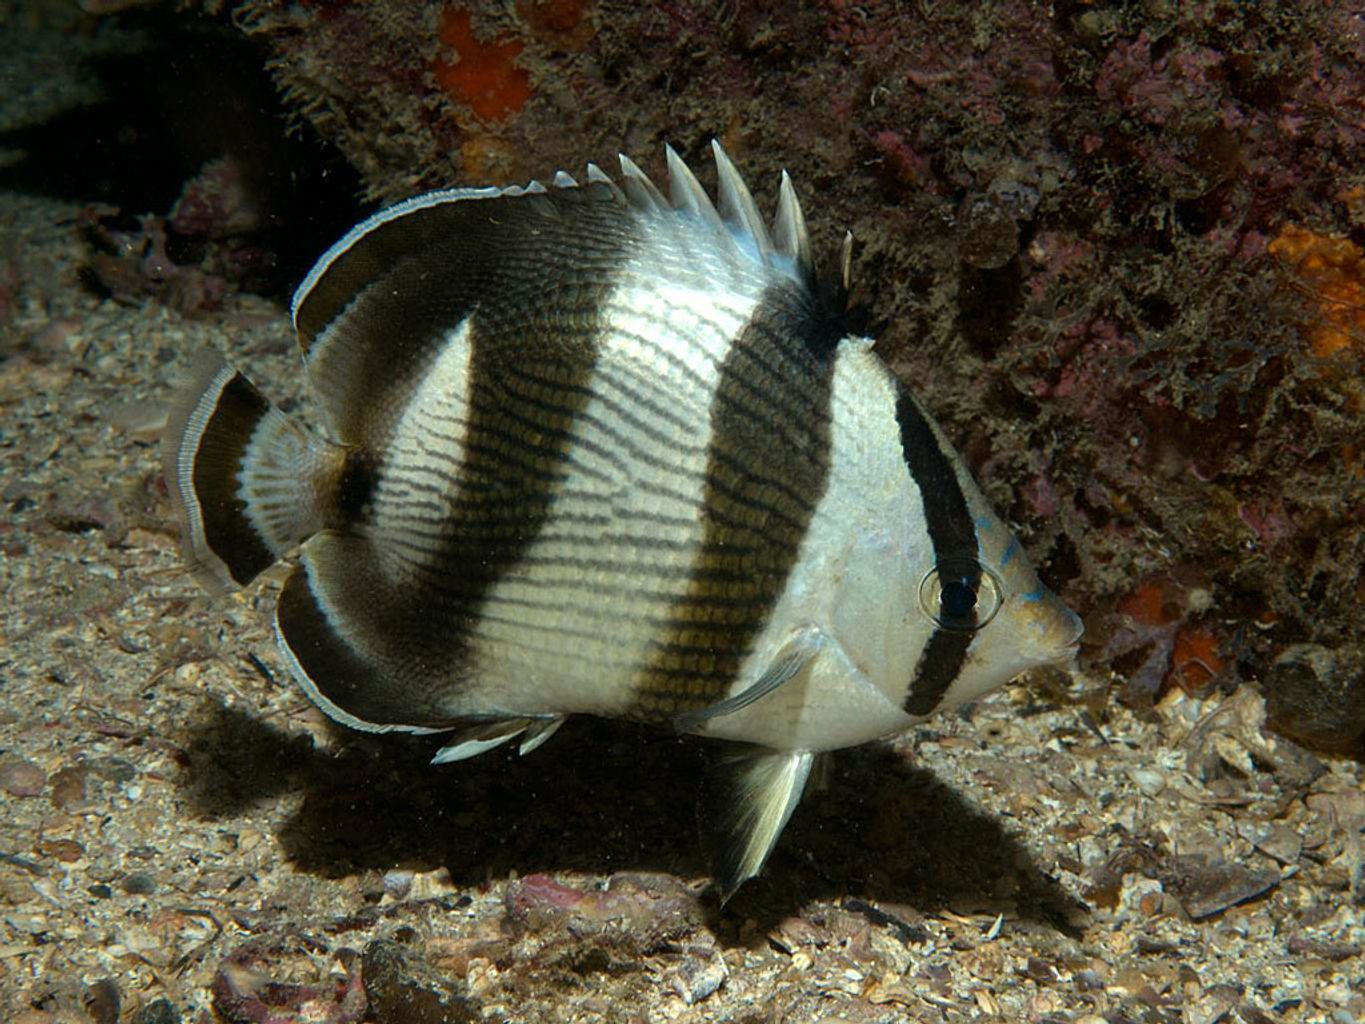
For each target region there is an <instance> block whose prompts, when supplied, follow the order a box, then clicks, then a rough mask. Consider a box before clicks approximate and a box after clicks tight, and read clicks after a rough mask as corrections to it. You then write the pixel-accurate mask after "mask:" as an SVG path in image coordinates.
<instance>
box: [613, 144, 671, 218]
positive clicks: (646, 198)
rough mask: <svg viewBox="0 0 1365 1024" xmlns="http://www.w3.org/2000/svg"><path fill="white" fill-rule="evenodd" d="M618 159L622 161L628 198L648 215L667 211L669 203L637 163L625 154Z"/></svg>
mask: <svg viewBox="0 0 1365 1024" xmlns="http://www.w3.org/2000/svg"><path fill="white" fill-rule="evenodd" d="M617 158H618V159H619V160H620V161H621V178H622V180H623V181H624V182H625V185H624V188H625V193H626V198H627V199H629V200H630V201H631V202H632V203H633V204H634V205H635V206H638V207H639V208H640V209H642V210H645V211H646V212H648V213H661V212H663V211H664V210H667V209H668V202H667V201H666V200H665V199H664V197H663V195H662V194H661V193H660V192H659V190H658V189H657V188H655V187H654V182H652V181H650V180H649V177H648V175H646V174H645V172H644V171H642V170H640V168H639V166H637V165H636V163H635V161H634V160H632V159H631V158H630V157H628V156H626V154H624V153H621V154H618V157H617Z"/></svg>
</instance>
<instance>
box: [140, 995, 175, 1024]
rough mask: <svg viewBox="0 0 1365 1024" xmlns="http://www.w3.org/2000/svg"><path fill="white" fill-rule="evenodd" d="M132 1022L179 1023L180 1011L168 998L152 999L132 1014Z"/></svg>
mask: <svg viewBox="0 0 1365 1024" xmlns="http://www.w3.org/2000/svg"><path fill="white" fill-rule="evenodd" d="M132 1024H180V1012H179V1011H178V1010H177V1009H176V1008H175V1004H174V1003H172V1002H171V1001H170V1000H169V999H164V998H163V999H153V1000H152V1001H151V1002H150V1003H148V1004H147V1005H146V1006H144V1007H143V1008H142V1009H140V1010H138V1012H137V1013H136V1014H134V1015H133V1020H132Z"/></svg>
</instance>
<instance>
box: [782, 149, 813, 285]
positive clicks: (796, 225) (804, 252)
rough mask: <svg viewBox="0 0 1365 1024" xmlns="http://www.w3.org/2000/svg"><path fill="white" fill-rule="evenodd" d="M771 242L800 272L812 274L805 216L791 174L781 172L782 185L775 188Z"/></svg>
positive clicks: (807, 274)
mask: <svg viewBox="0 0 1365 1024" xmlns="http://www.w3.org/2000/svg"><path fill="white" fill-rule="evenodd" d="M773 242H774V244H775V245H776V247H777V251H778V252H779V253H780V254H781V255H783V256H785V257H787V258H788V259H789V260H791V261H792V262H793V263H795V264H796V266H797V268H798V269H799V270H800V271H801V273H802V274H804V275H806V276H807V277H809V276H812V275H814V273H815V263H814V261H813V260H812V259H811V254H810V235H808V234H807V233H806V217H805V214H803V213H802V212H801V204H800V203H799V202H798V201H797V198H796V188H795V186H793V185H792V179H791V176H790V175H789V174H788V173H787V172H786V171H785V170H784V171H783V172H782V185H781V187H780V188H779V189H778V190H777V216H776V217H774V218H773Z"/></svg>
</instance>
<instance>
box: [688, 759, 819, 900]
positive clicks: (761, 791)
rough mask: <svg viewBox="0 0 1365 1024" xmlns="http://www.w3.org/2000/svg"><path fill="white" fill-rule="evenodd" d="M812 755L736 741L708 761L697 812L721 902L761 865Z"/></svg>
mask: <svg viewBox="0 0 1365 1024" xmlns="http://www.w3.org/2000/svg"><path fill="white" fill-rule="evenodd" d="M814 757H815V755H814V754H812V753H811V752H810V751H808V750H794V751H786V750H772V749H769V748H768V747H753V746H743V745H735V746H733V747H732V748H730V749H728V750H726V751H725V752H724V753H723V754H721V756H719V757H718V758H717V759H716V761H715V762H714V763H713V765H712V766H711V769H710V771H709V772H708V773H707V778H706V783H705V785H704V786H703V789H702V799H701V806H700V808H699V812H698V817H699V819H700V823H701V828H702V842H703V844H704V845H705V846H706V849H707V853H708V854H709V855H710V859H711V869H712V872H713V873H714V875H715V878H716V885H717V886H718V887H719V888H720V899H721V903H725V902H726V901H727V900H729V898H730V897H731V896H733V895H734V894H735V890H737V889H738V888H739V887H740V886H741V885H742V884H743V883H744V882H745V881H746V880H748V879H750V878H753V877H754V875H756V874H758V873H759V871H760V870H762V868H763V863H764V861H766V860H767V859H768V855H769V854H770V853H772V850H773V847H774V846H775V845H776V843H777V840H778V837H779V836H780V835H781V834H782V829H783V828H784V827H785V826H786V824H787V819H789V818H790V817H791V816H792V811H794V810H796V805H797V804H798V803H799V802H800V801H801V793H802V791H803V790H804V789H805V787H806V778H807V776H809V775H810V769H811V763H812V761H813V760H814Z"/></svg>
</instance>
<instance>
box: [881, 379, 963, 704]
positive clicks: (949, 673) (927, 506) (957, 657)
mask: <svg viewBox="0 0 1365 1024" xmlns="http://www.w3.org/2000/svg"><path fill="white" fill-rule="evenodd" d="M896 421H897V423H898V424H899V425H900V434H901V452H902V454H903V455H904V457H905V464H906V466H907V467H908V468H909V470H910V479H911V480H913V481H914V483H915V485H916V486H917V487H918V488H919V492H920V497H921V499H922V501H923V503H924V526H925V530H926V531H927V532H928V534H929V541H930V543H931V544H932V545H933V549H934V561H935V563H937V564H938V565H939V566H943V567H945V568H946V567H947V566H948V564H949V563H952V566H953V568H952V572H953V574H954V575H953V577H952V578H955V579H956V580H958V581H959V582H960V583H961V584H963V585H965V586H966V587H968V588H969V589H970V590H971V591H972V592H973V593H975V592H976V590H977V589H978V588H979V586H980V583H981V567H980V566H979V565H978V564H977V556H978V554H979V552H978V550H977V543H976V528H975V526H974V525H973V524H972V516H971V512H970V510H969V509H968V508H967V496H966V495H965V494H963V493H962V485H961V484H960V483H959V482H958V479H957V473H956V471H955V470H954V469H953V464H952V461H951V460H950V459H949V458H948V456H947V455H946V454H945V453H944V451H943V448H942V446H941V445H940V444H939V443H938V437H937V435H936V434H935V433H934V428H933V427H932V426H930V424H929V420H928V418H927V417H926V416H925V415H924V413H923V412H922V411H921V410H920V407H919V404H918V403H917V402H916V401H915V400H914V398H913V397H911V395H910V392H909V391H907V390H905V389H904V388H902V389H901V391H900V396H899V397H898V398H897V400H896ZM963 619H964V625H966V626H968V627H969V628H966V629H964V628H961V627H959V628H954V629H947V628H944V627H942V626H940V627H939V628H937V629H935V630H934V633H933V635H932V636H931V637H930V638H929V642H928V643H927V644H926V645H925V647H924V651H923V653H922V654H921V655H920V659H919V663H918V664H917V665H916V666H915V676H914V678H913V679H912V680H911V681H910V685H909V686H908V687H907V690H906V695H905V703H904V705H903V707H904V708H905V712H906V713H907V714H911V715H927V714H929V713H930V712H931V711H933V710H934V709H935V708H936V707H938V705H939V703H940V701H942V699H943V695H944V694H945V693H947V691H948V688H949V687H950V686H952V685H953V680H955V679H956V678H957V677H958V675H959V673H961V671H962V666H963V664H964V663H965V662H966V660H967V649H968V648H969V647H970V646H971V643H972V636H973V632H972V630H971V628H970V627H971V626H974V625H975V623H976V618H975V609H974V608H973V611H972V615H971V622H970V623H968V622H966V619H967V616H965V615H964V616H963Z"/></svg>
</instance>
